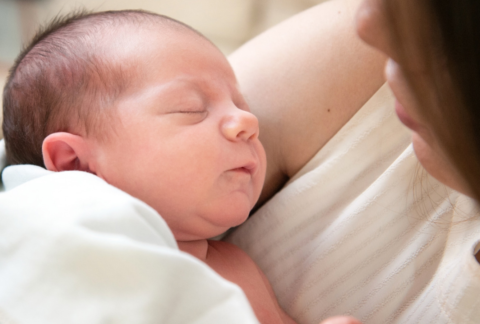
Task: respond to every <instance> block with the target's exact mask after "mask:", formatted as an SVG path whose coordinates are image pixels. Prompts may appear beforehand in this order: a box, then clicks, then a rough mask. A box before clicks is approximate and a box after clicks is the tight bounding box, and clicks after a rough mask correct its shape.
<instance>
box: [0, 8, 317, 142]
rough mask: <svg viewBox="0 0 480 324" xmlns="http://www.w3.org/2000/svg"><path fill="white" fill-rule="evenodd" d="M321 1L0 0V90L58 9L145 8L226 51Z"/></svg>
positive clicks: (228, 51) (61, 10)
mask: <svg viewBox="0 0 480 324" xmlns="http://www.w3.org/2000/svg"><path fill="white" fill-rule="evenodd" d="M323 1H325V0H136V1H131V0H0V86H1V89H2V90H3V86H4V84H5V79H6V77H7V74H8V70H9V68H10V66H11V65H12V64H13V61H14V60H15V57H16V56H17V55H18V53H19V52H20V50H21V49H22V47H23V44H25V43H26V42H28V41H29V40H30V38H31V37H32V36H33V35H34V34H35V32H36V30H37V29H38V27H39V26H41V25H43V24H45V23H46V22H47V21H49V20H50V19H52V18H53V17H55V16H56V15H57V14H59V13H68V12H70V11H72V10H75V9H80V8H86V9H89V10H94V11H103V10H121V9H145V10H149V11H153V12H157V13H160V14H164V15H167V16H170V17H173V18H175V19H178V20H180V21H183V22H185V23H187V24H188V25H190V26H192V27H194V28H196V29H197V30H199V31H200V32H201V33H203V34H204V35H205V36H207V37H208V38H209V39H211V40H212V41H213V42H214V43H215V44H216V45H217V46H218V47H219V48H220V49H221V50H222V51H223V52H224V53H225V54H226V55H228V54H229V53H231V52H233V51H234V50H235V49H236V48H238V47H239V46H240V45H242V44H243V43H244V42H246V41H248V40H249V39H250V38H252V37H254V36H255V35H257V34H259V33H261V32H262V31H264V30H265V29H267V28H268V27H271V26H273V25H275V24H277V23H279V22H281V21H282V20H284V19H287V18H288V17H290V16H292V15H294V14H296V13H298V12H300V11H302V10H305V9H307V8H309V7H311V6H314V5H316V4H318V3H320V2H323ZM2 92H3V91H2ZM0 96H1V92H0ZM0 102H2V101H0ZM2 110H3V109H2ZM0 121H1V110H0ZM1 137H2V135H1V131H0V138H1Z"/></svg>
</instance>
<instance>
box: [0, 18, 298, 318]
mask: <svg viewBox="0 0 480 324" xmlns="http://www.w3.org/2000/svg"><path fill="white" fill-rule="evenodd" d="M3 130H4V134H5V139H6V148H7V155H8V158H9V162H10V163H12V164H21V163H22V164H26V163H29V164H36V165H39V166H44V167H46V168H47V169H48V170H51V171H68V170H81V171H85V172H90V173H93V174H95V175H97V176H98V177H100V178H102V179H104V180H105V181H106V182H108V183H109V184H111V185H113V186H116V187H118V188H120V189H121V190H123V191H125V192H127V193H129V194H130V195H132V196H134V197H137V198H139V199H140V200H142V201H144V202H145V203H147V204H148V205H150V206H151V207H153V208H154V209H155V210H156V211H158V213H159V214H160V215H161V216H162V217H163V218H164V219H165V221H166V222H167V224H168V225H169V227H170V229H171V230H172V232H173V234H174V236H175V238H176V240H177V242H178V246H179V248H180V249H181V250H182V251H185V252H187V253H189V254H191V255H193V256H195V257H196V258H198V259H200V260H202V261H204V262H205V263H206V264H208V265H209V266H211V267H212V268H213V269H214V270H215V271H217V272H218V273H219V274H220V275H221V276H223V277H224V278H226V279H227V280H230V281H232V282H235V283H237V284H238V285H239V286H240V287H242V289H243V290H244V292H245V293H246V295H247V297H248V299H249V301H250V303H251V305H252V307H253V309H254V311H255V314H256V315H257V317H258V319H259V320H260V322H261V323H282V322H283V323H293V320H292V319H291V318H290V317H288V315H286V314H285V313H284V312H283V311H282V310H281V308H280V307H279V305H278V303H277V301H276V298H275V295H274V294H273V291H272V289H271V287H270V284H269V283H268V281H267V279H266V278H265V276H264V274H263V273H262V272H261V270H259V268H258V267H257V266H256V264H255V263H254V262H253V261H252V260H251V259H250V258H249V257H248V256H247V255H246V254H245V253H244V252H242V251H241V250H240V249H238V248H237V247H235V246H233V245H230V244H227V243H224V242H217V241H209V240H207V239H208V238H210V237H214V236H216V235H219V234H221V233H223V232H225V231H226V230H227V229H229V228H231V227H233V226H236V225H239V224H241V223H242V222H243V221H245V220H246V218H247V216H248V214H249V211H250V210H251V209H252V207H253V206H254V204H255V203H256V201H257V199H258V197H259V195H260V192H261V189H262V185H263V181H264V177H265V168H266V159H265V152H264V150H263V147H262V145H261V143H260V142H259V140H258V121H257V119H256V117H255V116H254V115H252V114H251V113H250V112H249V109H248V106H247V104H246V103H245V101H244V99H243V98H242V95H241V94H240V92H239V90H238V87H237V84H236V79H235V76H234V73H233V71H232V69H231V67H230V65H229V63H228V62H227V60H226V58H225V57H224V56H223V55H222V53H221V52H220V51H219V50H218V49H217V48H216V47H215V46H214V45H212V43H211V42H209V41H208V40H207V39H205V38H204V37H203V36H201V35H200V34H199V33H197V32H196V31H194V30H193V29H191V28H190V27H188V26H185V25H183V24H182V23H179V22H177V21H174V20H172V19H169V18H167V17H163V16H159V15H156V14H152V13H147V12H142V11H122V12H103V13H96V14H85V13H81V14H75V15H71V16H69V17H66V18H60V19H56V20H55V21H53V22H52V24H51V25H50V26H49V27H47V28H46V29H45V30H44V31H42V32H41V33H40V34H38V35H37V36H36V37H35V39H34V40H33V41H32V43H31V44H30V46H28V47H27V48H26V49H25V50H24V52H23V53H22V54H21V56H20V57H19V58H18V60H17V62H16V64H15V66H14V68H13V69H12V73H11V76H10V78H9V80H8V83H7V85H6V87H5V90H4V124H3Z"/></svg>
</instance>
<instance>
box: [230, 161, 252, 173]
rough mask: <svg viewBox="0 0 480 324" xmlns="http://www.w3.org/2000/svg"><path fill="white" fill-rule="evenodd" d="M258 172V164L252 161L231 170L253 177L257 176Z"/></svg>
mask: <svg viewBox="0 0 480 324" xmlns="http://www.w3.org/2000/svg"><path fill="white" fill-rule="evenodd" d="M256 170H257V163H256V162H253V161H252V162H248V163H246V164H244V165H241V166H239V167H237V168H233V169H230V170H229V171H236V172H244V173H248V174H250V175H253V174H255V172H256Z"/></svg>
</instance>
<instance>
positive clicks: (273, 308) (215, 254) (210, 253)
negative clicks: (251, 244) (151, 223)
mask: <svg viewBox="0 0 480 324" xmlns="http://www.w3.org/2000/svg"><path fill="white" fill-rule="evenodd" d="M178 246H179V248H180V250H182V251H184V252H187V253H189V254H191V255H193V256H195V257H196V258H198V259H200V260H201V261H203V262H205V263H206V264H208V265H209V266H210V267H211V268H212V269H213V270H215V271H216V272H217V273H218V274H219V275H221V276H222V277H223V278H225V279H227V280H229V281H231V282H234V283H236V284H237V285H239V286H240V287H241V288H242V290H243V291H244V292H245V295H247V298H248V300H249V301H250V304H251V305H252V308H253V310H254V312H255V315H256V316H257V318H258V320H259V321H260V323H262V324H266V323H272V324H278V323H285V324H294V323H295V321H294V320H293V319H292V318H291V317H290V316H288V315H287V314H286V313H285V312H284V311H283V309H282V308H281V307H280V305H279V304H278V301H277V298H276V296H275V293H274V292H273V289H272V287H271V285H270V283H269V282H268V279H267V278H266V277H265V275H264V274H263V272H262V271H261V270H260V269H259V268H258V266H257V265H256V264H255V262H254V261H253V260H252V259H251V258H250V257H249V256H248V255H247V254H246V253H245V252H243V251H242V250H241V249H239V248H238V247H236V246H235V245H232V244H230V243H226V242H221V241H210V240H208V241H207V240H201V241H198V242H178Z"/></svg>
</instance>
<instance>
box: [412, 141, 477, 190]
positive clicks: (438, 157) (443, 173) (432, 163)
mask: <svg viewBox="0 0 480 324" xmlns="http://www.w3.org/2000/svg"><path fill="white" fill-rule="evenodd" d="M412 143H413V150H414V151H415V155H416V156H417V159H418V161H419V162H420V164H421V165H422V166H423V168H424V169H425V170H426V171H427V172H428V173H429V174H430V175H431V176H432V177H434V178H435V179H437V180H438V181H440V182H441V183H443V184H444V185H446V186H448V187H450V188H452V189H454V190H456V191H458V192H461V193H463V194H465V195H467V196H470V195H469V194H468V193H469V190H468V188H467V186H466V185H465V184H463V183H461V181H460V180H459V179H461V177H460V175H459V174H458V173H457V171H456V170H455V168H454V167H453V165H452V164H451V163H450V161H448V160H447V158H446V157H444V156H443V154H442V153H440V152H437V151H438V150H439V149H433V148H432V147H431V146H430V145H429V144H428V143H427V142H426V141H425V140H424V139H423V138H422V137H421V136H420V135H418V133H415V132H414V133H413V134H412Z"/></svg>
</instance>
